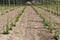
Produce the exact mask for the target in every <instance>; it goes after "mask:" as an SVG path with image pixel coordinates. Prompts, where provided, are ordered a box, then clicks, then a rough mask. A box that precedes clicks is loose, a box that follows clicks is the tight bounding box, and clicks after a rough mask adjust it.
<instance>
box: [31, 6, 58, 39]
mask: <svg viewBox="0 0 60 40" xmlns="http://www.w3.org/2000/svg"><path fill="white" fill-rule="evenodd" d="M31 7H32V8H33V9H34V11H35V12H36V13H37V15H39V16H40V18H42V19H43V23H44V25H45V26H46V27H47V29H48V30H49V32H50V33H51V34H53V35H54V38H55V40H59V32H58V31H55V30H54V29H53V27H52V25H51V24H50V23H49V22H48V20H47V19H46V18H45V17H44V16H43V15H41V14H39V12H38V11H37V10H36V8H34V7H33V6H31ZM53 31H54V32H53Z"/></svg>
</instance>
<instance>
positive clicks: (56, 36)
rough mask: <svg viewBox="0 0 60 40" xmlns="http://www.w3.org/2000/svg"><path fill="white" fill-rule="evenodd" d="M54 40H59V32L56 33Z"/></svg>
mask: <svg viewBox="0 0 60 40" xmlns="http://www.w3.org/2000/svg"><path fill="white" fill-rule="evenodd" d="M54 38H55V40H59V32H58V31H55V34H54Z"/></svg>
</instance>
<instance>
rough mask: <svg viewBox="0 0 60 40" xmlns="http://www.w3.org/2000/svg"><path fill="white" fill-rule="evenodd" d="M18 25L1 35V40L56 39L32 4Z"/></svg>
mask: <svg viewBox="0 0 60 40" xmlns="http://www.w3.org/2000/svg"><path fill="white" fill-rule="evenodd" d="M16 25H17V26H16V27H15V28H13V30H12V31H11V33H10V34H9V35H8V36H7V35H4V36H3V37H1V40H54V39H53V35H52V34H51V33H49V31H48V30H47V28H45V26H44V24H43V23H42V19H41V18H40V17H39V16H38V15H37V14H36V13H35V12H34V10H33V9H32V8H31V7H30V6H28V7H27V8H26V9H25V11H24V13H23V15H22V16H21V18H20V19H19V22H17V24H16Z"/></svg>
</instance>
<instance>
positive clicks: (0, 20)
mask: <svg viewBox="0 0 60 40" xmlns="http://www.w3.org/2000/svg"><path fill="white" fill-rule="evenodd" d="M23 8H24V7H19V8H16V9H14V10H13V11H9V12H8V13H6V14H5V15H0V33H2V32H3V30H4V27H5V26H6V25H7V19H8V24H10V23H12V22H14V21H15V19H16V16H17V15H18V13H20V12H21V11H22V9H23Z"/></svg>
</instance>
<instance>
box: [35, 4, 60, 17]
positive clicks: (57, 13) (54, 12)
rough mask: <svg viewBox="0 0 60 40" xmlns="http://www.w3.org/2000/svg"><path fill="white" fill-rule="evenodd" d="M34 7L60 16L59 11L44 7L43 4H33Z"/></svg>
mask: <svg viewBox="0 0 60 40" xmlns="http://www.w3.org/2000/svg"><path fill="white" fill-rule="evenodd" d="M35 6H36V7H38V8H41V9H43V10H45V11H48V12H51V13H52V14H54V15H56V16H60V13H59V12H56V11H53V10H50V9H48V8H47V9H45V8H46V7H45V8H44V7H43V6H37V5H35Z"/></svg>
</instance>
